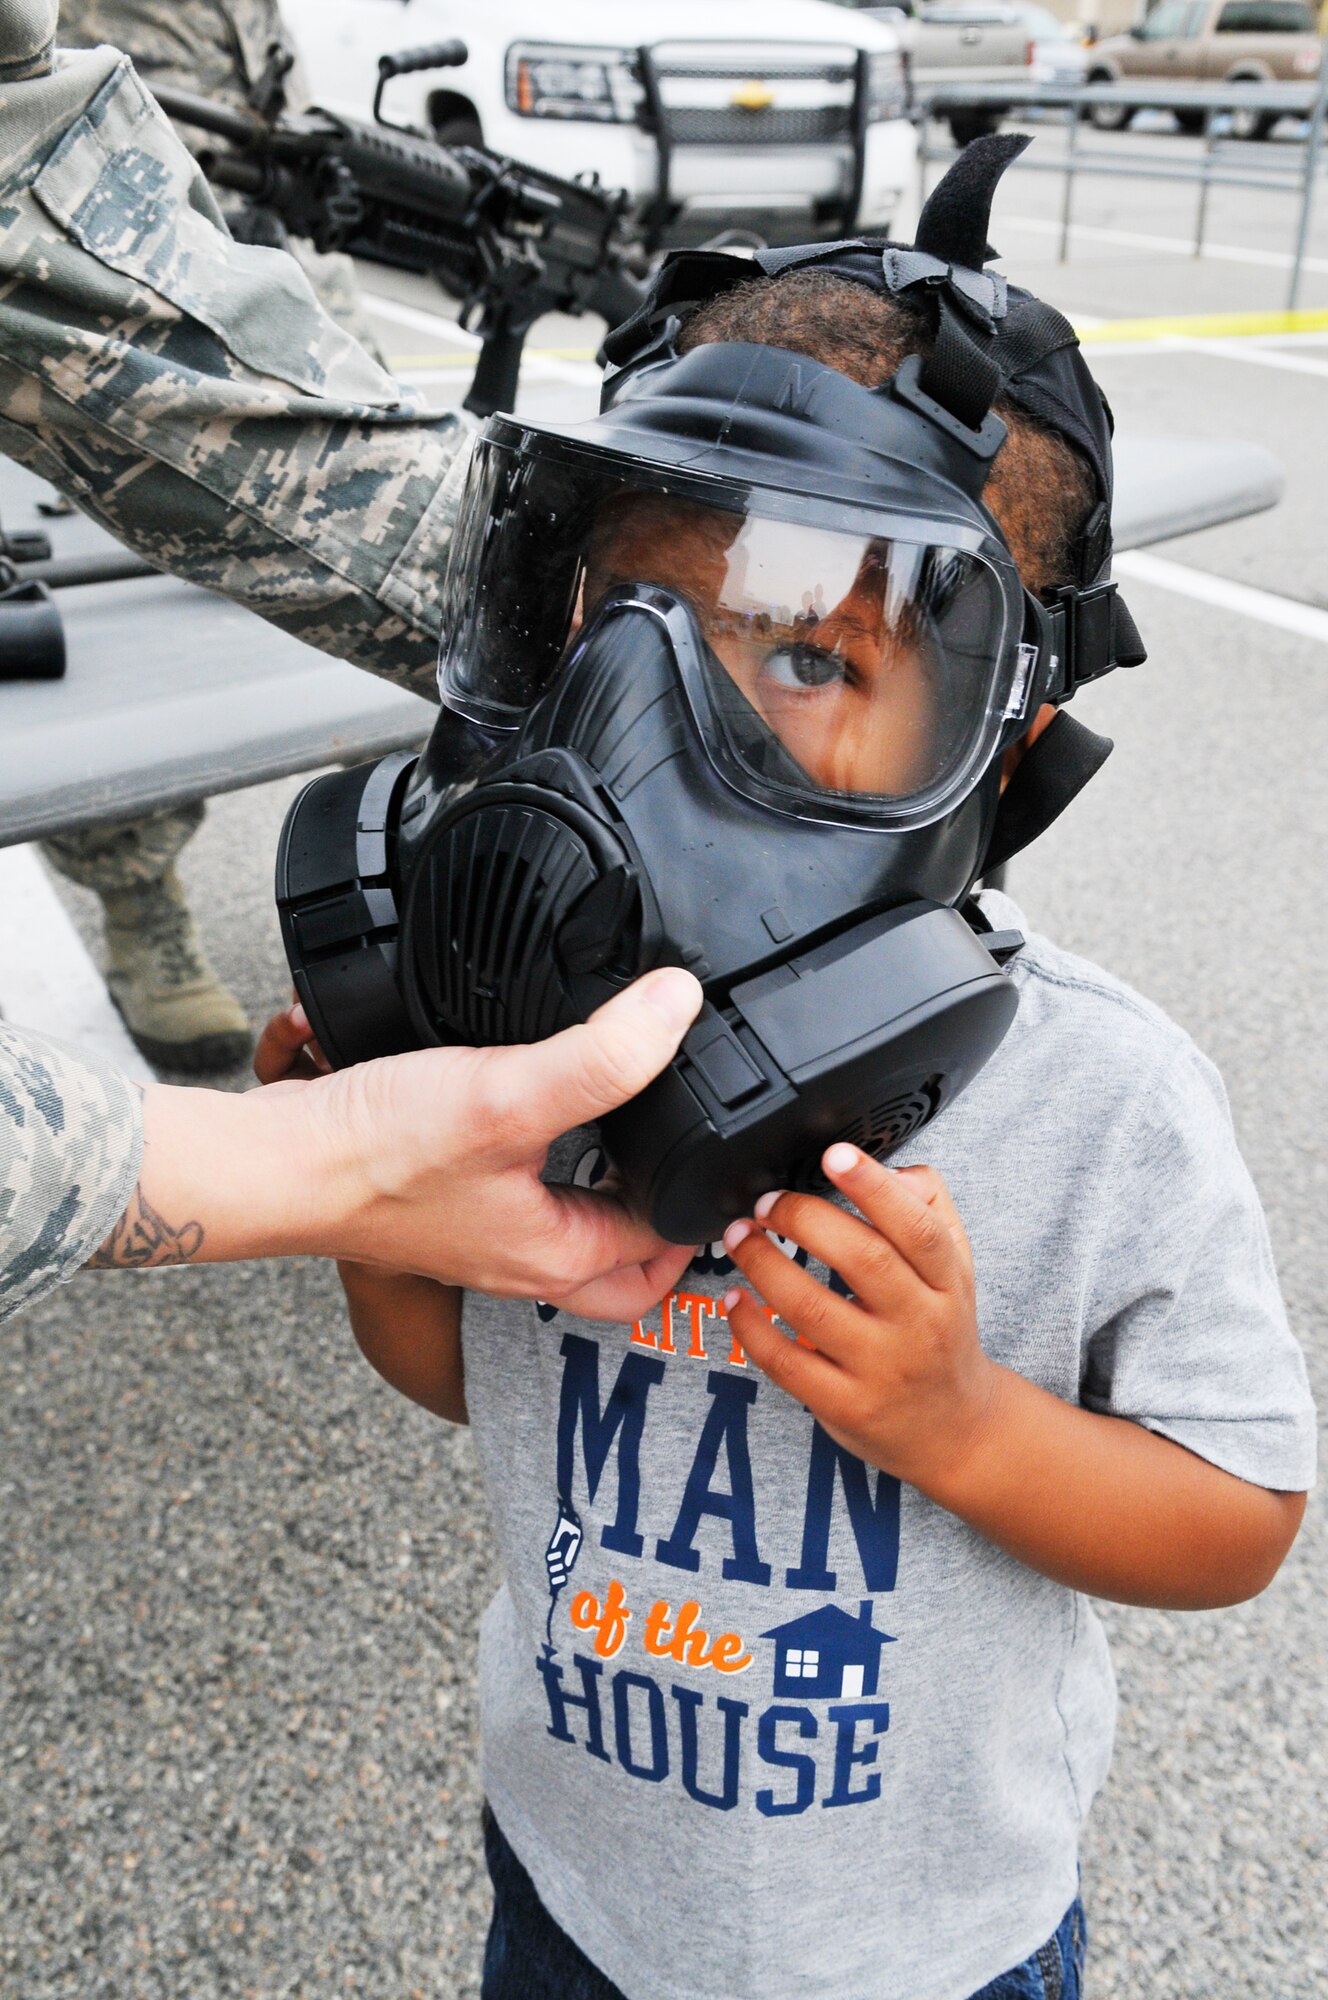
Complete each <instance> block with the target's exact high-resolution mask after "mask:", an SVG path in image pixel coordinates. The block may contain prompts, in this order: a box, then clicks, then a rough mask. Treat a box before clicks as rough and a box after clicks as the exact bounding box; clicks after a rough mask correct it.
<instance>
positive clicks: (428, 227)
mask: <svg viewBox="0 0 1328 2000" xmlns="http://www.w3.org/2000/svg"><path fill="white" fill-rule="evenodd" d="M465 60H466V47H465V44H464V42H457V41H452V42H441V43H438V44H436V45H432V46H430V47H427V48H421V49H412V50H409V51H407V52H406V53H405V54H402V55H395V56H391V55H388V56H382V57H380V59H379V63H378V88H377V91H376V92H375V95H374V118H375V123H374V124H372V125H369V124H364V123H361V122H360V121H359V120H357V119H353V118H343V117H341V116H340V115H339V114H337V113H335V112H331V111H323V110H319V109H317V108H315V109H313V110H310V111H305V112H291V111H287V110H286V109H284V94H283V92H282V90H281V88H280V78H281V74H282V65H283V62H284V64H285V67H289V61H288V59H287V55H286V52H284V51H282V50H281V46H280V44H277V45H276V46H275V47H274V50H273V58H272V61H271V62H270V63H269V69H268V71H267V72H266V73H265V76H264V79H263V86H262V94H261V97H260V98H259V99H258V101H259V102H261V103H262V104H263V106H264V111H265V112H266V115H264V111H259V110H257V109H254V110H234V109H232V108H230V107H229V106H223V105H217V104H213V103H211V102H210V101H209V100H208V99H207V98H203V97H196V96H194V95H193V93H192V92H189V91H183V90H176V89H174V88H168V87H167V86H166V85H160V86H157V87H156V88H155V89H154V92H153V94H154V96H155V97H156V99H157V102H158V103H159V104H160V105H161V107H162V109H163V111H165V112H166V113H167V115H168V116H169V117H171V118H173V119H176V120H178V121H179V122H180V123H182V124H186V125H192V126H196V127H198V128H199V129H200V130H201V131H203V132H206V133H208V134H210V135H211V136H212V137H214V138H217V139H224V140H225V141H226V148H227V149H226V150H222V149H217V148H212V147H207V148H198V149H197V152H198V159H199V164H200V166H201V167H202V169H203V172H204V173H205V174H206V175H207V177H208V179H209V180H210V181H212V182H213V183H214V184H215V185H216V186H218V187H223V188H228V189H231V190H233V191H235V192H237V193H239V194H242V195H244V196H246V197H247V198H248V200H249V201H250V202H251V203H252V204H253V205H254V207H255V208H256V209H260V210H264V211H266V212H267V213H268V214H269V215H275V216H276V217H277V218H278V219H279V221H280V222H281V223H282V224H283V225H284V227H285V228H286V229H287V230H288V231H289V232H290V234H291V235H293V236H305V237H309V238H310V239H311V240H312V242H313V244H314V247H315V248H316V249H318V250H324V251H325V250H345V251H349V252H350V254H351V255H352V256H356V257H364V258H367V259H369V260H370V261H371V262H374V263H379V264H389V265H392V266H394V267H395V268H396V269H398V270H404V271H418V272H421V273H425V274H428V275H431V276H433V277H435V278H437V279H438V281H439V282H440V283H441V285H442V286H443V288H444V290H445V291H447V292H449V293H450V294H451V295H452V297H454V298H457V299H460V300H461V302H462V311H461V324H462V325H463V326H474V328H475V329H476V331H478V333H479V335H480V338H481V342H482V345H481V348H480V356H479V361H478V364H477V366H476V369H475V375H474V379H473V380H472V382H471V385H470V392H469V394H468V395H467V397H466V399H465V406H466V408H467V409H468V410H472V411H474V412H475V414H476V415H478V416H488V415H490V414H491V412H493V411H494V410H510V409H511V408H512V407H513V405H514V404H515V401H516V388H517V375H518V371H519V369H520V363H521V349H522V346H523V345H524V342H525V338H526V335H527V334H528V333H529V331H530V329H531V327H532V326H533V324H534V322H535V321H536V320H537V319H538V318H539V317H540V315H541V314H543V313H547V312H565V313H581V312H598V313H601V314H602V315H603V317H604V318H605V319H606V320H607V321H608V322H609V324H610V326H615V325H617V324H618V322H619V321H621V320H623V319H626V318H627V317H628V316H629V315H630V314H631V313H633V312H635V310H636V308H637V306H638V305H639V304H640V302H641V298H642V296H643V291H642V286H641V284H640V282H639V279H640V277H641V276H642V275H644V270H645V258H644V252H643V249H642V246H641V243H640V240H639V238H638V237H636V236H635V235H634V234H633V232H632V231H631V229H630V227H629V225H628V222H627V220H626V210H627V206H628V198H627V196H626V195H625V194H622V193H620V192H616V191H614V190H610V189H607V188H604V187H602V186H601V185H600V183H599V181H598V179H593V180H577V181H565V180H560V179H559V178H558V177H557V176H556V175H554V174H547V173H545V172H544V171H543V170H542V169H541V168H539V167H528V166H523V165H521V164H520V163H519V162H517V161H515V160H508V159H504V158H503V157H502V155H501V154H498V153H492V152H490V151H489V150H488V149H487V148H486V147H482V146H440V145H439V144H438V143H437V141H436V140H434V139H432V138H427V137H426V136H425V135H424V134H423V133H421V132H417V131H415V130H413V129H412V128H411V127H409V126H404V125H393V124H391V123H389V121H388V120H387V119H386V118H385V117H384V116H383V113H382V109H381V106H382V97H383V89H384V86H385V85H386V84H387V82H388V81H389V79H390V78H391V77H394V76H404V75H407V74H408V73H409V72H411V71H412V70H420V69H435V68H449V67H452V66H454V65H455V64H457V63H461V62H464V61H465Z"/></svg>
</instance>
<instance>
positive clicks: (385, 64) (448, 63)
mask: <svg viewBox="0 0 1328 2000" xmlns="http://www.w3.org/2000/svg"><path fill="white" fill-rule="evenodd" d="M469 61H470V50H469V49H468V48H467V47H466V45H465V43H464V42H462V41H458V40H457V39H456V38H455V37H454V38H453V39H452V40H451V41H450V42H430V43H428V44H427V46H426V47H424V48H422V49H403V50H402V51H401V54H400V55H397V56H379V58H378V74H379V76H380V77H381V78H382V79H383V80H384V82H386V80H387V78H388V77H390V76H409V75H410V74H411V72H412V71H413V70H417V69H460V67H461V65H462V63H465V62H469Z"/></svg>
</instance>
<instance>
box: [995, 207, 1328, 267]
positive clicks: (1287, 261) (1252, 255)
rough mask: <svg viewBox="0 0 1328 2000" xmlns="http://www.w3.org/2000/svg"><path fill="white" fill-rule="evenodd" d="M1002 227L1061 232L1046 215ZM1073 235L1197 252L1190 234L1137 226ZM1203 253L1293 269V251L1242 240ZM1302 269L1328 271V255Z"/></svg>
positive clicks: (1075, 226)
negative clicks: (1254, 246)
mask: <svg viewBox="0 0 1328 2000" xmlns="http://www.w3.org/2000/svg"><path fill="white" fill-rule="evenodd" d="M999 229H1027V230H1031V231H1034V232H1036V234H1037V235H1039V236H1059V235H1060V233H1061V225H1060V223H1059V222H1058V221H1056V220H1055V219H1054V217H1050V216H1042V215H1002V216H1001V218H1000V225H999ZM999 229H998V232H997V233H998V234H999ZM1070 234H1071V236H1082V237H1085V238H1087V239H1088V240H1089V241H1090V242H1093V243H1119V244H1120V245H1121V247H1122V248H1123V249H1126V250H1173V251H1176V252H1177V253H1178V254H1179V255H1181V256H1183V257H1193V255H1194V242H1193V239H1192V238H1190V237H1186V236H1149V235H1146V234H1145V233H1144V232H1143V231H1141V230H1137V229H1105V228H1102V227H1100V226H1099V225H1098V224H1097V223H1095V222H1071V224H1070ZM1203 254H1204V256H1205V257H1212V258H1214V259H1216V261H1217V262H1218V263H1227V264H1267V265H1269V266H1270V267H1271V268H1272V269H1273V270H1275V271H1289V270H1290V269H1291V261H1292V260H1291V253H1290V251H1289V250H1255V249H1247V248H1246V247H1245V246H1244V245H1243V244H1240V243H1205V244H1204V247H1203ZM1300 268H1301V269H1302V271H1316V272H1328V257H1302V258H1301V262H1300Z"/></svg>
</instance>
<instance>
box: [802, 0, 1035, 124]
mask: <svg viewBox="0 0 1328 2000" xmlns="http://www.w3.org/2000/svg"><path fill="white" fill-rule="evenodd" d="M839 4H840V5H841V6H848V7H852V8H853V9H854V11H855V12H856V13H857V14H858V15H859V16H862V15H868V16H870V18H871V19H872V20H873V21H881V22H888V23H889V24H890V25H891V26H892V27H893V28H894V29H895V31H896V32H897V34H898V36H899V39H900V41H901V42H902V44H903V47H904V53H905V56H906V58H907V61H908V72H909V80H910V83H911V85H912V88H913V91H914V93H915V94H916V95H922V96H925V95H926V92H927V90H928V88H929V86H931V85H933V84H938V83H964V84H969V83H973V84H982V85H984V86H985V85H986V84H997V83H1029V82H1032V81H1034V80H1035V79H1034V73H1033V70H1032V68H1031V65H1032V63H1033V43H1034V39H1035V37H1034V33H1033V30H1032V28H1031V26H1030V25H1029V24H1028V23H1027V22H1026V21H1025V20H1024V19H1023V17H1022V10H1021V9H1020V8H1019V7H1018V6H1014V5H1006V4H1003V0H921V4H919V0H890V4H888V5H883V4H882V0H839ZM1047 80H1048V81H1054V82H1060V81H1061V80H1062V79H1061V78H1060V77H1055V78H1049V79H1047ZM1001 116H1002V113H1001V109H1000V107H999V106H983V107H982V109H980V110H977V109H974V110H957V111H952V112H947V113H946V114H945V117H946V122H947V124H948V125H949V127H950V131H951V134H952V136H953V138H954V142H955V144H956V145H957V146H966V145H967V144H968V142H969V140H970V139H976V138H977V137H978V136H979V134H981V133H984V132H994V131H995V130H996V129H997V127H998V126H999V124H1000V122H1001Z"/></svg>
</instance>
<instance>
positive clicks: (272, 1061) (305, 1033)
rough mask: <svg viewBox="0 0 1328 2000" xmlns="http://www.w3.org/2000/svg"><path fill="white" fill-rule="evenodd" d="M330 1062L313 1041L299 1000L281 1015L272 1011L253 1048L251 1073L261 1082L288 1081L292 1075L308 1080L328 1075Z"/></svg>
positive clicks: (330, 1067) (311, 1032) (312, 1034)
mask: <svg viewBox="0 0 1328 2000" xmlns="http://www.w3.org/2000/svg"><path fill="white" fill-rule="evenodd" d="M331 1071H332V1065H331V1063H330V1062H329V1061H328V1059H327V1057H326V1056H325V1055H324V1054H323V1051H322V1050H321V1049H320V1048H319V1046H318V1044H317V1042H316V1041H315V1040H314V1031H313V1029H312V1028H311V1027H310V1025H309V1016H308V1015H307V1014H306V1013H305V1011H304V1009H303V1007H302V1006H301V1005H300V1003H299V1001H298V1000H297V1001H296V1002H295V1005H294V1006H293V1007H287V1009H286V1011H285V1012H284V1013H282V1014H274V1015H273V1016H272V1019H271V1020H270V1021H269V1022H268V1024H267V1026H266V1027H265V1028H264V1030H263V1032H262V1034H261V1035H260V1036H259V1038H258V1047H257V1048H256V1049H255V1050H254V1075H255V1076H256V1077H257V1078H258V1081H259V1082H260V1083H268V1084H272V1083H288V1082H290V1081H291V1079H292V1078H296V1079H298V1080H299V1081H301V1082H307V1080H308V1079H309V1078H310V1077H311V1076H329V1075H330V1074H331Z"/></svg>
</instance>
